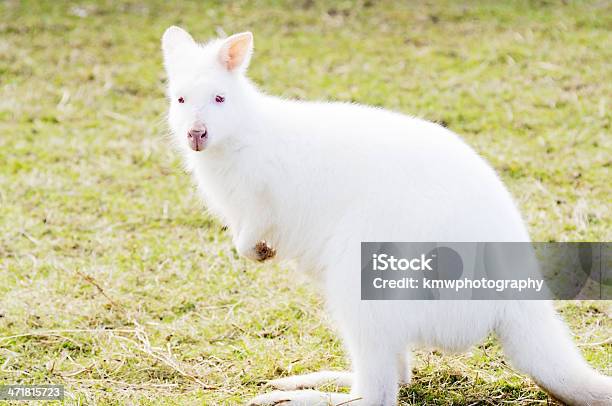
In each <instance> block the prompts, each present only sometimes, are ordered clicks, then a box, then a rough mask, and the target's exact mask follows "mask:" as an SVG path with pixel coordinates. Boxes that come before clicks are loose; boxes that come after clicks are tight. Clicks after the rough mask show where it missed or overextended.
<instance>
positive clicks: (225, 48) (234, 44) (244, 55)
mask: <svg viewBox="0 0 612 406" xmlns="http://www.w3.org/2000/svg"><path fill="white" fill-rule="evenodd" d="M252 54H253V34H251V33H250V32H248V31H247V32H241V33H240V34H234V35H232V36H231V37H229V38H227V39H225V40H224V41H223V43H222V44H221V49H220V50H219V62H221V65H223V67H224V68H225V69H227V70H228V71H230V72H232V71H237V70H238V71H245V70H246V68H247V67H248V66H249V61H250V60H251V55H252Z"/></svg>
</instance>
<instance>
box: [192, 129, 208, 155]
mask: <svg viewBox="0 0 612 406" xmlns="http://www.w3.org/2000/svg"><path fill="white" fill-rule="evenodd" d="M187 141H189V147H190V148H191V149H192V150H194V151H202V150H203V149H204V147H205V146H206V141H208V131H206V128H197V129H196V128H192V129H191V130H189V131H188V132H187Z"/></svg>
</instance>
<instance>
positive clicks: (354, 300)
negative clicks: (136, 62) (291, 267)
mask: <svg viewBox="0 0 612 406" xmlns="http://www.w3.org/2000/svg"><path fill="white" fill-rule="evenodd" d="M162 48H163V54H164V61H165V67H166V70H167V73H168V77H169V86H168V96H169V99H170V112H169V116H168V119H169V123H170V127H171V130H172V132H173V134H174V141H175V142H176V144H177V146H178V147H179V148H180V149H181V150H182V151H183V154H184V158H185V161H186V163H187V166H188V168H189V169H190V170H191V171H192V172H193V175H194V179H195V181H196V182H197V185H198V187H199V190H200V191H201V193H202V195H203V197H204V199H205V201H206V203H207V205H208V207H209V209H210V210H212V211H213V212H214V213H215V214H216V215H218V216H219V217H220V218H221V219H222V220H223V221H224V222H225V224H227V225H228V226H229V228H230V230H231V232H232V235H233V240H234V243H235V245H236V248H237V250H238V252H239V253H240V254H241V255H244V256H246V257H248V258H252V259H256V260H264V259H267V258H269V257H272V256H275V255H276V257H278V258H280V259H293V260H296V262H297V264H298V269H300V270H302V271H304V272H308V273H309V274H310V275H311V276H312V277H313V278H314V280H315V281H316V282H318V284H319V286H320V287H321V290H322V292H323V294H324V296H325V302H326V306H327V308H328V310H329V312H330V314H331V316H332V318H333V319H334V321H335V323H336V325H337V327H338V330H339V333H340V334H341V336H342V339H343V341H344V343H345V345H346V348H347V350H348V353H349V355H350V357H351V361H352V368H353V371H354V372H353V373H347V372H332V371H324V372H319V373H313V374H308V375H304V376H297V377H289V378H282V379H278V380H275V381H272V382H271V383H272V385H273V386H275V387H277V388H278V389H282V391H275V392H271V393H268V394H264V395H261V396H258V397H257V398H255V399H253V400H251V404H254V405H263V404H277V403H279V402H280V401H283V400H284V401H286V402H284V403H282V404H283V405H285V404H291V405H317V404H320V405H324V404H338V403H343V402H347V403H346V404H349V403H350V404H351V405H368V406H374V405H377V406H379V405H395V404H396V403H397V392H398V383H400V382H403V383H408V382H409V381H410V371H411V359H410V356H409V352H408V351H409V349H410V348H411V347H415V346H435V347H438V348H441V349H446V350H452V351H458V350H465V349H467V348H468V347H469V346H471V345H473V344H475V343H477V342H478V341H479V340H481V339H482V338H483V337H485V336H486V335H487V334H488V333H489V332H490V331H494V332H495V333H496V334H497V335H498V336H499V338H500V339H501V342H502V344H503V346H504V348H505V351H506V354H507V356H508V357H509V358H510V359H511V361H512V362H513V363H514V365H515V366H516V368H518V369H520V370H521V371H524V372H525V373H527V374H529V375H531V376H532V377H533V379H534V380H535V381H536V382H537V383H538V384H539V385H541V386H542V387H543V388H544V389H546V390H547V391H548V392H550V393H551V394H552V395H553V396H555V397H556V398H558V399H560V400H562V401H564V402H566V403H570V404H576V405H612V379H611V378H610V377H605V376H603V375H600V374H598V373H597V372H595V371H594V370H593V369H591V368H590V367H589V365H588V364H587V363H586V362H585V361H584V360H583V359H582V357H581V356H580V354H579V352H578V351H577V349H576V347H575V346H574V344H573V343H572V340H571V339H570V335H569V334H568V330H567V328H566V327H565V326H564V325H563V323H562V322H561V321H560V320H559V319H558V317H557V315H556V314H555V311H554V310H553V307H552V305H551V303H550V302H545V301H529V302H527V301H486V302H483V301H481V302H476V301H433V300H432V301H362V300H361V299H360V270H361V268H360V242H361V241H458V242H459V241H529V236H528V234H527V231H526V229H525V225H524V224H523V221H522V219H521V216H520V214H519V212H518V210H517V208H516V207H515V205H514V203H513V200H512V198H511V196H510V194H509V193H508V191H507V190H506V188H505V187H504V185H503V184H502V182H501V181H500V180H499V178H498V177H497V175H496V174H495V172H494V170H493V169H492V168H491V167H490V166H489V165H488V164H487V163H486V162H485V161H484V160H483V159H482V158H481V157H480V156H478V154H477V153H476V152H474V151H473V150H472V149H471V148H470V147H469V146H467V145H466V144H465V143H463V142H462V141H461V139H460V138H459V137H458V136H457V135H455V134H454V133H452V132H450V131H449V130H447V129H445V128H443V127H441V126H439V125H436V124H433V123H430V122H426V121H423V120H420V119H416V118H413V117H408V116H405V115H402V114H398V113H394V112H391V111H386V110H383V109H379V108H371V107H366V106H359V105H354V104H347V103H316V102H315V103H313V102H299V101H292V100H285V99H281V98H277V97H272V96H269V95H266V94H263V93H262V92H261V91H259V90H258V89H257V87H256V86H255V85H254V84H253V83H252V82H250V81H249V80H248V79H247V77H246V76H245V73H246V69H247V66H248V64H249V60H250V59H251V54H252V52H253V36H252V34H251V33H250V32H245V33H241V34H236V35H233V36H231V37H229V38H227V39H220V40H215V41H212V42H209V43H207V44H203V45H199V44H197V43H196V42H195V41H194V40H193V38H192V37H191V36H190V35H189V34H188V33H187V32H186V31H184V30H182V29H180V28H178V27H170V28H168V30H166V32H165V33H164V36H163V39H162ZM330 381H333V382H336V383H337V384H339V385H350V386H351V393H350V394H345V393H323V392H319V391H316V390H312V389H309V388H313V387H316V386H319V385H321V384H322V383H326V382H330ZM299 389H307V390H299ZM343 404H344V403H343Z"/></svg>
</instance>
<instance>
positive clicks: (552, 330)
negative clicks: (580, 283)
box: [496, 301, 612, 406]
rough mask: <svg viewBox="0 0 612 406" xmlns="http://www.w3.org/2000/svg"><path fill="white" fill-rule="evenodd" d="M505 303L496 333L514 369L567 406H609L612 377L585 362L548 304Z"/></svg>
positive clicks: (611, 394) (611, 399)
mask: <svg viewBox="0 0 612 406" xmlns="http://www.w3.org/2000/svg"><path fill="white" fill-rule="evenodd" d="M508 304H509V306H508V308H507V310H506V314H505V315H503V317H502V318H501V322H500V324H499V325H498V327H497V329H496V331H497V334H498V335H499V337H500V339H501V341H502V345H503V347H504V352H505V353H506V355H507V356H508V358H509V359H510V361H511V362H512V364H513V365H514V366H515V367H516V368H518V369H519V370H521V371H523V372H525V373H527V374H529V375H530V376H531V377H532V378H533V379H534V380H535V381H536V382H537V383H538V385H540V386H541V387H542V388H544V389H545V390H546V391H547V392H549V393H550V394H551V395H552V396H553V397H555V398H557V399H559V400H561V401H563V402H565V403H567V404H569V405H585V406H587V405H588V406H604V405H605V406H612V377H608V376H605V375H601V374H599V373H597V372H596V371H595V370H593V369H592V368H591V367H590V366H589V365H588V364H587V363H586V361H585V360H584V359H583V358H582V356H581V355H580V353H579V351H578V349H577V348H576V346H575V345H574V343H573V342H572V340H571V338H570V337H571V336H570V334H569V331H568V329H567V327H566V326H565V325H564V323H563V322H562V321H561V320H560V319H559V317H558V315H557V314H556V312H555V310H554V309H553V307H552V304H551V303H550V302H544V301H529V302H527V301H522V302H514V303H508Z"/></svg>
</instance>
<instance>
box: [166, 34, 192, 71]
mask: <svg viewBox="0 0 612 406" xmlns="http://www.w3.org/2000/svg"><path fill="white" fill-rule="evenodd" d="M190 44H195V41H194V40H193V37H192V36H191V35H189V33H188V32H187V31H185V30H184V29H182V28H179V27H177V26H175V25H173V26H172V27H169V28H168V29H167V30H166V32H164V35H163V36H162V50H163V52H164V59H165V60H166V63H168V60H169V58H171V56H172V54H173V53H174V52H175V51H176V50H177V49H178V48H181V47H183V46H185V45H190Z"/></svg>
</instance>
